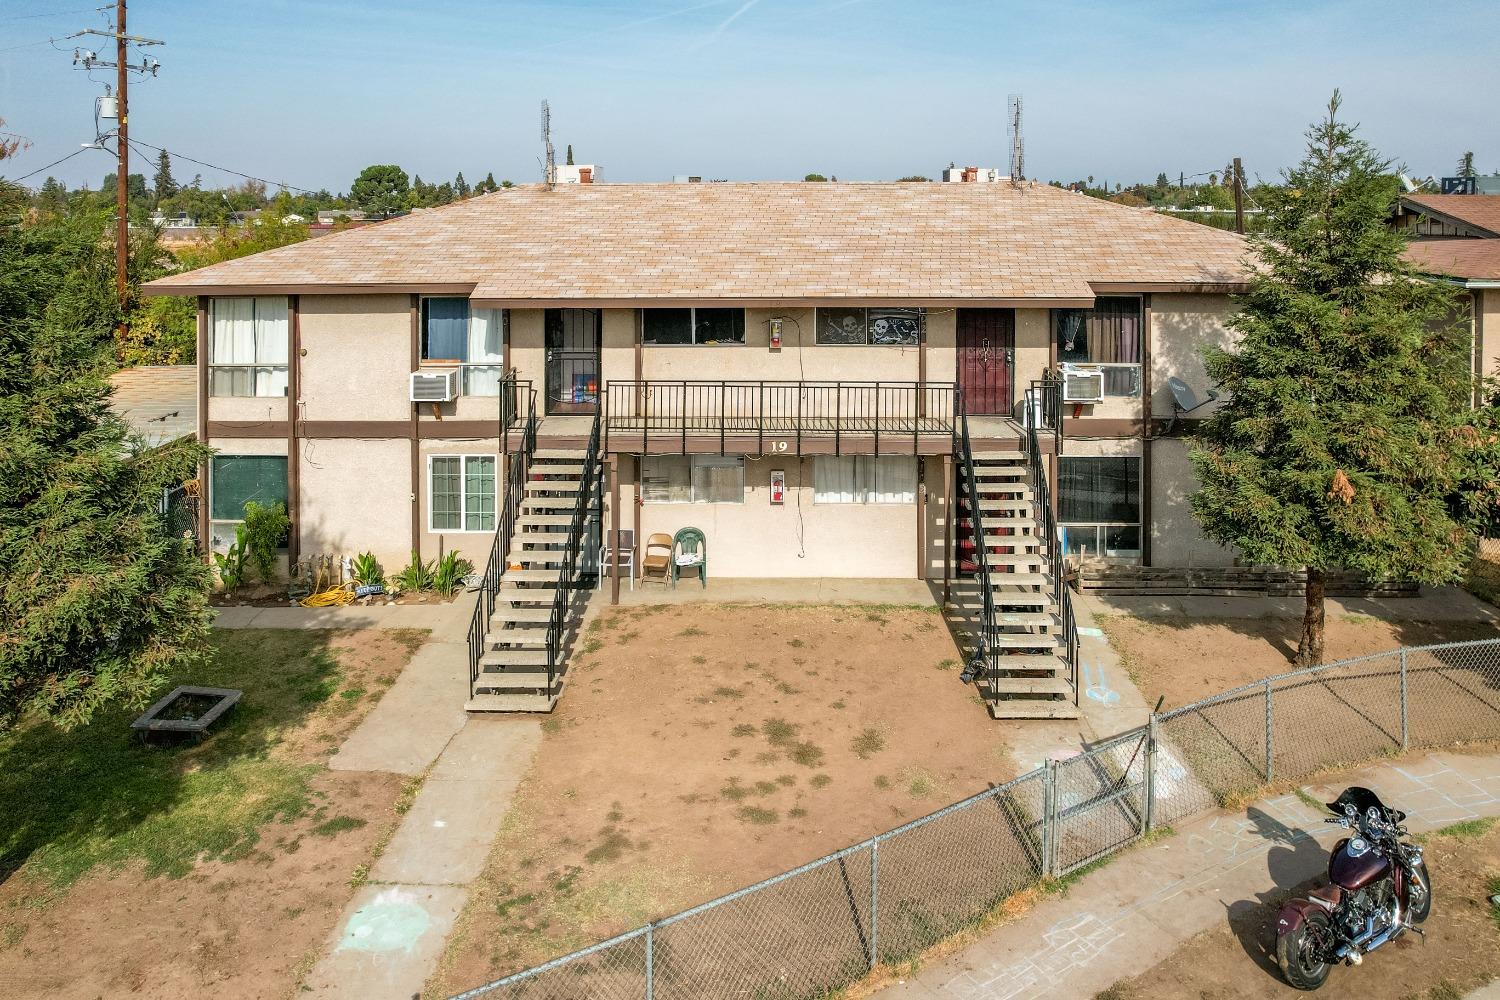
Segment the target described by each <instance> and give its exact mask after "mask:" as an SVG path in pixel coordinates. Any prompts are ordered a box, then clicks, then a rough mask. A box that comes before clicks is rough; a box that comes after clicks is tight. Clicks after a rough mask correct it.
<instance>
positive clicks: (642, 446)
mask: <svg viewBox="0 0 1500 1000" xmlns="http://www.w3.org/2000/svg"><path fill="white" fill-rule="evenodd" d="M776 440H785V441H786V442H787V445H788V450H787V451H784V452H774V453H773V452H766V453H765V457H768V458H769V457H788V458H793V457H796V456H797V455H798V454H799V452H798V451H797V442H796V437H795V435H788V436H787V437H785V438H777V439H776ZM770 441H771V437H770V435H767V436H766V442H767V443H769V442H770ZM587 443H588V436H587V435H584V434H577V435H567V434H558V435H548V434H539V435H538V438H537V447H539V448H582V447H584V446H585V445H586V444H587ZM647 445H649V446H650V447H649V449H648V448H647ZM760 447H761V444H760V442H759V440H758V439H757V437H756V435H754V434H743V433H730V434H725V436H724V438H723V451H724V453H725V454H726V455H750V456H758V455H760V454H761V452H760ZM975 447H976V448H977V447H978V442H975ZM952 448H953V440H952V438H951V437H947V436H944V435H940V434H929V435H925V436H923V437H922V438H921V440H920V441H919V442H918V446H917V448H916V449H915V450H913V448H912V440H911V437H910V435H908V436H906V437H905V439H904V440H903V439H901V436H900V435H890V436H887V435H884V434H882V435H881V436H880V452H879V453H880V454H882V455H913V454H915V455H945V454H947V453H948V452H949V451H951V450H952ZM995 448H996V449H999V450H1008V449H1015V450H1019V449H1020V443H1019V442H1005V441H1000V442H997V443H996V444H995ZM719 450H720V438H719V435H717V434H702V435H692V434H689V435H688V437H687V440H686V442H685V443H684V441H683V438H682V436H681V435H680V434H678V435H673V434H668V433H663V434H660V435H658V434H656V433H652V435H651V437H650V439H649V441H648V440H646V439H645V438H644V436H643V435H642V434H641V433H640V432H639V431H610V432H609V453H610V454H612V455H619V454H628V455H640V454H647V455H717V454H719ZM986 450H990V449H988V448H987V449H986ZM834 453H835V452H834V440H833V437H832V436H829V437H826V438H823V437H819V438H812V437H803V439H802V450H801V452H800V454H802V455H832V454H834ZM838 453H839V454H843V455H874V454H876V451H875V436H874V435H873V434H871V435H865V436H863V437H855V436H853V435H849V434H845V435H843V437H842V439H841V440H840V441H839V443H838Z"/></svg>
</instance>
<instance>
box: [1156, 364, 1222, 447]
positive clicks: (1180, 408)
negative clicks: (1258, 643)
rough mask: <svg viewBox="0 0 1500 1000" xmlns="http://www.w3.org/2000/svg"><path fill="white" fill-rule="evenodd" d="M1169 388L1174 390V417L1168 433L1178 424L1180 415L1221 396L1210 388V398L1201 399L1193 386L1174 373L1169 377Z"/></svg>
mask: <svg viewBox="0 0 1500 1000" xmlns="http://www.w3.org/2000/svg"><path fill="white" fill-rule="evenodd" d="M1167 388H1169V389H1171V390H1172V419H1171V421H1170V422H1169V423H1168V424H1167V433H1168V434H1170V433H1171V432H1172V428H1174V427H1175V426H1177V418H1178V417H1180V416H1182V415H1183V414H1184V413H1192V412H1193V411H1194V410H1196V409H1198V407H1200V406H1207V405H1208V404H1209V403H1212V402H1213V401H1214V400H1216V399H1218V398H1219V394H1218V393H1217V392H1215V391H1214V390H1213V389H1210V390H1208V398H1207V399H1205V400H1202V401H1199V399H1198V394H1197V393H1196V392H1194V391H1193V387H1192V386H1190V385H1188V384H1187V383H1186V382H1184V381H1183V380H1182V379H1180V378H1178V377H1177V376H1176V375H1172V376H1169V377H1168V378H1167Z"/></svg>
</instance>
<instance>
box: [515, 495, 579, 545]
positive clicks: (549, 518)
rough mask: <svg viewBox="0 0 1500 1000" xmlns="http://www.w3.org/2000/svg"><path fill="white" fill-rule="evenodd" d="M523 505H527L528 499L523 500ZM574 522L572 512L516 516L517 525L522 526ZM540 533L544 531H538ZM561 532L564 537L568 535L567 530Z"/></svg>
mask: <svg viewBox="0 0 1500 1000" xmlns="http://www.w3.org/2000/svg"><path fill="white" fill-rule="evenodd" d="M521 506H522V507H525V506H526V501H524V500H523V501H521ZM572 523H573V515H572V514H522V515H521V516H520V517H518V518H516V525H517V527H521V528H541V527H556V526H558V525H561V526H563V527H567V526H568V525H570V524H572ZM538 534H542V532H538ZM559 534H561V535H562V536H563V537H564V538H566V537H567V536H568V533H567V532H566V531H563V532H559Z"/></svg>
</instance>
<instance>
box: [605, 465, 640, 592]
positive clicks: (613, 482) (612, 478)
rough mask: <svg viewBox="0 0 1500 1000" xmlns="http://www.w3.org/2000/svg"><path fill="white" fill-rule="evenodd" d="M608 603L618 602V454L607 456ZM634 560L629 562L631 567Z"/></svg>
mask: <svg viewBox="0 0 1500 1000" xmlns="http://www.w3.org/2000/svg"><path fill="white" fill-rule="evenodd" d="M609 530H610V533H611V535H610V536H611V537H612V538H613V539H614V544H612V545H610V546H609V557H610V566H609V603H610V604H619V603H620V456H619V455H611V456H609ZM634 565H635V563H634V562H632V563H631V566H632V567H633V566H634Z"/></svg>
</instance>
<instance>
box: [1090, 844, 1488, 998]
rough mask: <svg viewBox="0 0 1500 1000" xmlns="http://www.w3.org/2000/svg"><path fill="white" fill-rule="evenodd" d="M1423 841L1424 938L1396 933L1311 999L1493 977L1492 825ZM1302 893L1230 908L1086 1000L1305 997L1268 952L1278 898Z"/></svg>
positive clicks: (1430, 991) (1421, 994)
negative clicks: (1427, 896)
mask: <svg viewBox="0 0 1500 1000" xmlns="http://www.w3.org/2000/svg"><path fill="white" fill-rule="evenodd" d="M1426 843H1427V864H1428V868H1429V870H1430V871H1431V872H1432V881H1433V891H1434V895H1433V910H1432V916H1431V917H1430V918H1429V919H1428V921H1427V923H1425V924H1423V925H1422V929H1423V930H1425V931H1426V932H1427V936H1426V938H1425V939H1424V938H1420V937H1418V936H1417V935H1415V934H1405V935H1403V936H1402V937H1401V938H1400V939H1399V940H1397V941H1396V942H1394V943H1392V944H1388V945H1386V946H1385V947H1383V948H1380V949H1378V950H1376V951H1375V952H1374V953H1373V954H1371V955H1370V956H1369V957H1367V958H1366V959H1365V961H1364V963H1363V964H1362V965H1359V966H1357V967H1345V966H1339V967H1337V968H1335V969H1334V970H1333V972H1332V974H1331V975H1330V976H1329V977H1328V982H1327V983H1326V984H1325V985H1324V986H1323V988H1322V989H1321V990H1319V991H1318V994H1317V995H1318V996H1319V997H1320V998H1321V997H1326V998H1328V1000H1341V998H1347V1000H1459V998H1461V997H1463V996H1464V995H1466V994H1467V993H1468V992H1469V991H1470V990H1472V989H1474V988H1476V987H1478V986H1481V985H1483V984H1485V983H1487V982H1489V981H1490V980H1492V979H1495V978H1500V914H1497V913H1496V911H1495V910H1494V909H1493V908H1492V907H1491V906H1490V904H1489V900H1488V896H1489V895H1490V893H1493V892H1496V891H1500V827H1497V826H1496V825H1495V824H1494V823H1493V822H1490V821H1481V822H1476V823H1466V824H1458V825H1456V826H1453V827H1449V828H1448V829H1447V830H1446V831H1439V833H1438V834H1435V835H1432V836H1430V837H1428V838H1426ZM1325 881H1326V879H1320V880H1318V881H1317V882H1314V883H1309V884H1308V885H1309V886H1311V885H1316V884H1321V883H1322V882H1325ZM1307 887H1308V886H1299V887H1297V888H1296V889H1292V890H1278V891H1277V892H1275V893H1274V894H1271V895H1270V897H1269V898H1268V899H1267V900H1266V901H1263V902H1258V903H1255V904H1254V905H1245V906H1243V907H1241V906H1239V905H1238V904H1236V905H1233V906H1230V907H1229V914H1228V917H1227V919H1226V921H1225V923H1224V925H1223V926H1220V927H1218V928H1215V929H1213V930H1209V931H1204V932H1203V933H1202V934H1199V935H1197V936H1196V937H1194V938H1192V939H1191V940H1189V941H1187V942H1186V943H1184V944H1183V945H1182V946H1180V947H1179V948H1178V949H1177V950H1176V951H1175V952H1173V953H1172V954H1171V955H1170V956H1168V957H1167V958H1166V959H1164V960H1162V961H1161V962H1160V963H1158V964H1157V965H1156V966H1155V967H1154V968H1152V969H1150V970H1149V971H1147V972H1145V973H1143V974H1142V975H1140V976H1137V977H1135V978H1134V979H1127V980H1123V981H1121V982H1119V983H1116V984H1115V985H1114V986H1112V987H1110V988H1109V989H1108V990H1105V991H1104V992H1103V993H1100V994H1099V995H1098V997H1097V998H1096V1000H1146V998H1148V997H1199V998H1202V1000H1231V998H1256V1000H1260V998H1286V1000H1291V998H1293V997H1305V996H1307V994H1305V993H1302V992H1299V991H1297V990H1294V989H1292V988H1291V987H1290V986H1288V985H1286V983H1285V982H1284V981H1283V980H1282V978H1281V973H1280V970H1279V969H1277V968H1276V951H1275V949H1276V934H1275V925H1276V912H1277V910H1278V909H1279V908H1280V906H1281V903H1282V902H1283V900H1285V899H1286V898H1287V897H1288V896H1293V895H1300V894H1301V893H1302V892H1303V891H1304V890H1305V889H1306V888H1307Z"/></svg>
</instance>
